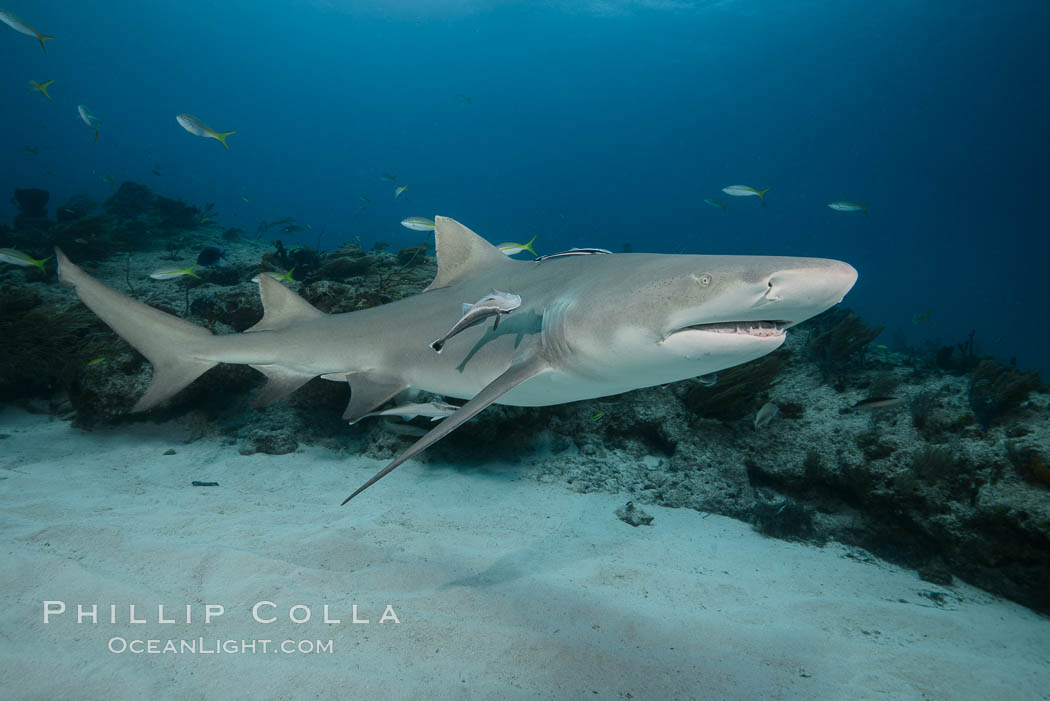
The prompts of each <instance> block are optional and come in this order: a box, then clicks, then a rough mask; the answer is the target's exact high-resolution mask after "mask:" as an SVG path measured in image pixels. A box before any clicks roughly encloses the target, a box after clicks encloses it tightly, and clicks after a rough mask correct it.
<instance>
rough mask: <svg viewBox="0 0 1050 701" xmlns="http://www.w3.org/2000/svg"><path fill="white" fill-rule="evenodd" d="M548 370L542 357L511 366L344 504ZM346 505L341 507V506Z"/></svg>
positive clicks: (358, 489) (345, 500) (344, 502)
mask: <svg viewBox="0 0 1050 701" xmlns="http://www.w3.org/2000/svg"><path fill="white" fill-rule="evenodd" d="M547 368H548V365H547V361H545V360H543V359H542V358H538V357H532V358H529V359H527V360H524V361H521V362H519V363H516V364H515V365H511V366H510V367H509V368H507V371H506V372H504V373H503V374H502V375H500V376H499V377H497V378H496V379H495V380H493V381H492V382H490V383H489V384H488V385H487V386H486V387H485V389H483V390H481V391H480V392H478V393H477V394H476V395H475V396H474V398H473V399H471V400H470V401H469V402H467V403H466V404H464V405H463V406H462V407H460V408H459V409H457V410H456V412H455V413H453V414H452V415H451V416H449V417H448V418H447V419H445V420H444V421H442V422H441V424H440V425H439V426H437V427H436V428H433V429H431V430H430V432H429V433H428V434H427V435H425V436H423V437H422V438H420V439H419V440H418V441H416V442H415V443H413V444H412V445H411V446H410V447H409V448H408V449H407V450H406V451H405V452H403V453H401V455H399V456H397V458H396V459H395V460H394V461H393V462H392V463H390V464H389V465H387V466H386V467H384V468H383V469H382V470H380V471H379V472H377V473H376V474H375V476H374V477H372V479H370V480H368V481H367V482H365V483H364V484H362V485H361V486H360V487H358V488H357V491H356V492H354V493H353V494H351V495H350V496H348V497H347V498H346V499H344V500H343V504H346V502H348V501H350V500H351V499H353V498H354V497H356V496H357V495H358V494H360V493H361V492H363V491H365V490H366V489H368V488H369V487H371V486H372V485H373V484H375V483H376V482H378V481H379V480H381V479H383V478H384V477H386V476H387V475H388V474H389V473H390V472H392V471H393V470H394V468H396V467H397V466H399V465H400V464H401V463H403V462H405V461H407V460H409V459H410V458H413V457H415V456H416V455H418V454H419V453H422V452H423V451H424V450H426V449H427V448H429V447H430V446H432V445H434V444H435V443H437V442H438V441H439V440H441V439H442V438H444V437H445V436H447V435H448V434H450V433H452V432H453V431H455V430H456V429H457V428H459V427H460V426H461V425H462V424H464V423H466V422H467V420H468V419H471V418H473V417H474V415H475V414H479V413H480V412H481V411H482V410H483V409H484V408H485V407H487V406H488V405H489V404H492V403H493V402H494V401H496V400H497V399H499V398H500V397H502V396H503V395H504V394H506V393H507V392H509V391H510V390H512V389H514V388H515V387H517V386H518V385H520V384H521V383H522V382H525V381H526V380H529V379H531V378H533V377H535V376H536V375H539V374H540V373H541V372H543V371H545V370H546V369H547ZM343 504H340V506H342V505H343Z"/></svg>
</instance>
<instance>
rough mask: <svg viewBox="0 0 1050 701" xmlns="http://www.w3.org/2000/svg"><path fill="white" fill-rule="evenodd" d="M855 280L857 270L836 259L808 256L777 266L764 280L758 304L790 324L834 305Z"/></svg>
mask: <svg viewBox="0 0 1050 701" xmlns="http://www.w3.org/2000/svg"><path fill="white" fill-rule="evenodd" d="M856 282H857V270H856V269H855V268H854V267H853V266H852V265H850V264H849V263H843V262H842V261H838V260H824V259H808V260H806V262H805V264H803V265H798V266H793V267H790V268H785V269H782V270H778V271H776V272H775V273H773V274H772V275H770V276H769V278H768V279H767V280H766V286H767V289H766V291H765V294H764V295H763V298H762V301H761V302H760V303H759V305H758V306H759V307H760V308H764V309H766V310H768V311H769V312H770V313H772V311H773V310H774V309H775V310H776V314H775V316H776V317H777V318H779V319H784V320H786V321H787V322H788V323H787V324H786V326H794V325H795V324H798V323H799V322H802V321H805V320H806V319H809V318H810V317H813V316H816V315H817V314H820V313H821V312H822V311H824V310H826V309H829V308H830V307H833V306H835V305H836V304H838V303H839V302H841V301H842V299H843V298H844V297H845V296H846V293H847V292H849V291H850V289H852V288H853V285H854V283H856Z"/></svg>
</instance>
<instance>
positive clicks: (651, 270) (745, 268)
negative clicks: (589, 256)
mask: <svg viewBox="0 0 1050 701" xmlns="http://www.w3.org/2000/svg"><path fill="white" fill-rule="evenodd" d="M594 258H604V259H607V260H608V263H605V261H600V260H594V261H593V263H594V264H597V265H602V266H603V267H604V266H608V267H609V269H610V270H609V274H611V275H614V276H615V277H616V283H615V284H614V285H609V284H604V285H602V289H603V290H605V291H606V292H607V294H608V295H609V297H608V298H607V299H606V300H605V301H604V302H603V303H602V305H601V306H602V307H603V308H604V312H605V314H606V315H607V316H606V318H604V319H594V318H592V319H589V320H582V319H575V320H570V319H566V322H567V323H569V324H571V325H572V326H574V327H575V328H576V329H577V332H576V333H574V342H575V344H576V346H577V350H582V351H583V354H584V355H585V356H586V357H587V363H588V364H589V365H590V366H591V367H593V368H601V367H616V368H618V372H620V373H623V372H624V371H625V370H626V371H627V372H630V373H632V374H633V376H634V378H635V381H636V382H637V384H636V386H646V385H651V384H658V383H663V382H669V381H672V380H676V379H681V378H684V377H690V376H693V375H700V374H704V373H709V372H716V371H718V370H721V369H724V368H727V367H732V366H734V365H739V364H740V363H744V362H747V361H749V360H753V359H755V358H758V357H761V356H763V355H765V354H767V353H769V352H771V351H773V350H775V349H777V348H778V347H780V345H781V344H782V343H783V342H784V339H785V337H786V336H785V331H786V330H787V329H788V328H790V327H792V326H794V325H796V324H798V323H800V322H802V321H805V320H806V319H808V318H810V317H812V316H816V315H817V314H820V313H821V312H822V311H824V310H826V309H828V308H829V307H832V306H834V305H835V304H837V303H839V302H840V301H842V298H843V297H844V296H845V295H846V293H847V292H849V290H850V288H852V287H853V284H854V282H856V280H857V271H856V270H854V269H853V267H852V266H850V265H848V264H846V263H842V262H840V261H836V260H827V259H821V258H780V257H766V256H686V255H682V256H659V255H643V254H639V255H621V256H600V257H599V256H594ZM616 259H619V261H623V262H626V261H625V259H631V261H630V265H623V264H617V262H618V261H616ZM589 262H590V261H585V262H584V263H589ZM603 264H604V265H603ZM596 267H597V266H596ZM598 277H604V276H601V275H600V276H598ZM606 282H608V281H606ZM610 290H611V292H610ZM574 306H575V305H574ZM577 308H578V307H577ZM566 315H567V316H569V317H571V316H575V313H574V310H570V311H567V312H566ZM573 322H578V323H573ZM583 328H586V329H587V331H588V332H587V333H579V331H580V330H582V329H583ZM581 346H583V347H581ZM625 364H626V365H628V366H629V369H628V368H624V365H625Z"/></svg>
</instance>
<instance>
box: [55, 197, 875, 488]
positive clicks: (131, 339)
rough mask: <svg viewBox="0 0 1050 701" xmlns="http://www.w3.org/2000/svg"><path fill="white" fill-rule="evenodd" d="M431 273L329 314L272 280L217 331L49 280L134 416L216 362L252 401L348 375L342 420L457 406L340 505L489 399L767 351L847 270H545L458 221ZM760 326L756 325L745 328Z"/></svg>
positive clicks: (586, 389)
mask: <svg viewBox="0 0 1050 701" xmlns="http://www.w3.org/2000/svg"><path fill="white" fill-rule="evenodd" d="M434 233H435V241H436V247H437V263H438V272H437V276H436V277H435V278H434V281H433V282H431V283H430V286H429V287H427V288H426V290H424V291H423V292H422V293H421V294H418V295H415V296H412V297H407V298H405V299H402V300H397V301H395V302H391V303H389V304H385V305H382V306H378V307H372V308H369V309H363V310H360V311H355V312H347V313H343V314H325V313H323V312H321V311H319V310H318V309H316V308H314V307H313V306H311V305H310V303H309V302H307V301H306V300H305V299H303V298H302V297H300V296H299V295H298V294H296V293H295V292H294V291H293V290H291V289H290V288H288V287H285V286H284V285H283V284H281V283H280V282H278V281H277V280H274V279H273V278H271V277H270V276H268V275H260V276H259V278H258V285H259V292H260V294H261V296H262V303H263V317H262V319H261V320H260V321H259V323H257V324H256V325H255V326H253V327H251V328H250V329H248V330H247V331H246V332H244V333H240V334H226V335H221V336H215V335H213V334H212V333H211V332H210V331H208V330H207V329H205V328H203V327H200V326H197V325H195V324H192V323H190V322H188V321H185V320H183V319H180V318H178V317H176V316H173V315H171V314H167V313H165V312H162V311H160V310H159V309H154V308H153V307H150V306H147V305H145V304H143V303H142V302H139V301H137V300H134V299H131V298H129V297H126V296H125V295H123V294H121V293H119V292H117V291H115V290H113V289H111V288H109V287H107V286H106V285H104V284H103V283H101V282H99V281H98V280H96V279H95V278H93V277H91V276H90V275H88V274H87V273H85V272H84V271H83V270H81V269H80V268H78V267H77V266H76V265H74V264H73V263H72V262H70V260H69V259H68V258H67V257H66V256H65V255H64V254H63V253H62V252H61V251H58V250H56V256H57V259H58V273H59V278H60V279H61V280H62V281H63V282H64V283H66V284H69V285H72V286H73V287H74V288H75V289H76V293H77V295H78V296H79V297H80V299H81V301H83V302H84V304H86V305H87V306H88V308H90V309H91V310H92V311H94V312H95V313H96V314H97V315H98V316H99V317H100V318H101V319H102V321H104V322H105V323H106V324H108V325H109V327H110V328H112V329H113V330H114V331H115V332H116V333H117V334H118V335H120V336H121V337H122V338H124V339H125V340H126V341H127V342H128V343H130V344H131V345H132V346H134V347H135V348H136V349H138V350H139V352H141V353H142V354H143V355H145V356H146V358H147V359H148V360H149V361H150V362H151V363H152V364H153V380H152V383H151V384H150V387H149V389H148V390H147V391H146V393H145V394H144V395H143V396H142V397H141V398H140V399H139V400H138V402H137V403H136V404H135V406H134V407H133V409H132V410H133V411H144V410H146V409H150V408H152V407H154V406H156V405H157V404H159V403H160V402H162V401H164V400H165V399H168V398H169V397H171V396H172V395H174V394H175V393H176V392H178V391H179V390H181V389H183V388H184V387H186V386H187V385H188V384H190V383H191V382H193V380H195V379H197V378H198V377H199V376H200V375H202V374H204V373H205V372H206V371H207V370H209V369H210V368H212V367H214V366H216V365H218V364H219V363H235V364H241V365H251V366H252V367H253V368H255V369H256V370H258V371H260V372H262V373H263V374H264V375H266V377H267V378H268V382H267V384H266V386H265V387H263V389H262V390H261V391H260V393H259V395H258V397H257V399H256V403H257V404H268V403H270V402H273V401H276V400H277V399H280V398H281V397H284V396H286V395H288V394H290V393H291V392H293V391H295V390H296V389H298V388H299V387H301V386H302V385H304V384H306V383H307V382H308V381H309V380H310V379H312V378H314V377H318V376H320V377H322V378H324V379H328V380H337V381H342V382H348V383H349V384H350V388H351V394H350V403H349V405H348V406H347V408H346V411H345V412H344V414H343V417H344V418H345V419H347V420H350V421H353V420H356V419H358V418H361V417H362V416H364V415H365V414H368V413H369V412H372V411H374V410H376V409H377V408H378V407H379V406H380V405H382V404H384V403H385V402H387V401H389V400H390V399H392V398H393V397H394V396H395V395H397V394H398V393H399V392H401V391H403V390H405V389H409V388H413V389H418V390H423V391H426V392H431V393H434V394H438V395H444V396H448V397H457V398H460V399H466V400H468V401H467V403H466V404H464V405H463V406H462V407H460V408H459V409H458V410H457V411H456V412H455V413H454V414H453V415H451V416H449V417H448V418H447V419H445V420H444V421H441V422H440V423H439V424H438V425H437V426H435V427H434V428H433V429H431V430H430V432H429V433H427V434H426V435H425V436H423V437H422V438H420V439H419V440H417V441H416V442H415V443H413V444H412V445H411V446H409V447H408V448H407V449H406V450H405V451H404V452H402V453H401V454H400V455H399V456H398V457H397V458H395V459H394V460H393V461H391V462H390V463H389V464H388V465H386V467H384V468H383V469H382V470H380V471H379V472H378V473H377V474H376V475H374V476H373V477H372V478H371V479H369V480H368V481H366V482H365V483H364V484H363V485H362V486H361V487H359V488H358V489H357V490H356V491H355V492H354V493H353V494H351V495H350V497H348V498H347V499H346V500H344V501H343V503H344V504H345V503H346V502H347V501H349V500H350V499H351V498H353V497H354V496H357V495H358V494H360V493H361V492H362V491H364V490H365V489H367V488H368V487H370V486H371V485H372V484H374V483H375V482H376V481H378V480H379V479H381V478H382V477H384V476H385V475H387V474H389V473H390V472H391V471H392V470H393V469H395V468H396V467H397V466H398V465H401V464H402V463H404V462H405V461H406V460H409V459H411V458H412V457H414V456H416V455H418V454H419V453H420V452H421V451H423V450H425V449H426V448H428V447H429V446H431V445H433V444H434V443H436V442H437V441H439V440H441V439H442V438H444V437H445V436H447V435H448V434H449V433H451V432H452V431H454V430H456V429H457V428H459V427H460V426H461V425H463V423H465V422H466V421H468V420H469V419H470V418H472V417H473V416H475V415H476V414H478V413H479V412H480V411H482V410H483V409H485V408H486V407H487V406H489V405H490V404H493V403H500V404H508V405H513V406H546V405H551V404H561V403H564V402H572V401H578V400H581V399H591V398H594V397H604V396H608V395H613V394H619V393H621V392H627V391H629V390H632V389H638V388H640V387H649V386H653V385H660V384H665V383H668V382H675V381H677V380H683V379H687V378H690V377H696V376H697V375H705V374H709V373H714V372H718V371H719V370H723V369H725V368H729V367H733V366H735V365H739V364H741V363H745V362H747V361H749V360H754V359H755V358H759V357H761V356H763V355H766V354H767V353H770V352H772V351H773V350H776V349H777V348H779V347H780V345H781V344H783V342H784V339H785V331H786V330H787V329H789V328H790V327H792V326H794V325H796V324H798V323H799V322H802V321H805V320H806V319H808V318H810V317H813V316H816V315H817V314H819V313H821V312H822V311H824V310H825V309H828V308H829V307H832V306H834V305H835V304H837V303H838V302H840V301H842V299H843V297H844V296H845V295H846V293H847V292H849V290H850V288H852V287H853V284H854V283H855V282H856V280H857V271H856V270H854V269H853V267H852V266H850V265H848V264H846V263H843V262H840V261H836V260H828V259H823V258H786V257H776V256H703V255H666V254H648V253H625V254H617V255H592V256H570V257H567V258H563V259H561V260H560V261H559V263H558V264H557V265H548V264H545V263H535V262H532V261H517V260H514V259H512V258H509V257H507V256H505V255H504V254H503V253H501V252H500V250H499V249H498V248H496V247H495V246H493V245H491V244H490V243H488V242H487V241H485V240H484V239H483V238H481V237H480V236H478V235H477V234H475V233H474V232H473V231H471V230H470V229H468V228H467V227H465V226H463V225H462V224H460V223H459V222H457V221H455V220H453V219H448V218H446V217H437V218H436V220H435V232H434ZM493 288H497V289H503V290H514V291H515V292H516V293H518V294H519V295H520V296H521V298H522V300H523V301H522V305H521V307H519V308H518V309H517V310H515V312H514V314H512V315H510V316H508V317H507V318H506V319H505V320H504V321H503V322H502V323H501V324H500V326H499V329H498V331H497V332H495V333H493V332H491V330H490V329H488V328H487V327H481V326H480V325H479V326H476V327H472V328H469V329H466V330H464V331H463V332H462V333H461V335H460V337H461V340H462V342H461V343H457V344H455V345H454V346H451V347H449V348H448V349H447V350H446V351H445V352H444V353H442V354H440V355H439V354H437V353H435V352H434V351H433V350H431V349H430V348H429V347H428V346H427V345H426V344H425V343H420V341H419V338H420V336H423V337H424V338H426V337H428V336H430V337H437V336H438V335H439V334H440V333H442V331H443V330H444V328H445V324H447V323H448V322H447V318H448V317H447V311H448V309H449V307H450V306H455V305H456V304H459V303H460V302H461V301H462V300H463V299H479V298H480V297H482V296H484V295H485V294H486V293H488V291H489V290H492V289H493ZM756 327H757V328H758V331H757V332H756V331H755V328H756Z"/></svg>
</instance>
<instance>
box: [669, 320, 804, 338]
mask: <svg viewBox="0 0 1050 701" xmlns="http://www.w3.org/2000/svg"><path fill="white" fill-rule="evenodd" d="M788 324H789V322H786V321H727V322H722V323H717V324H695V325H693V326H689V327H687V328H688V329H693V330H696V331H711V332H713V333H730V334H739V335H742V336H757V337H759V338H768V337H771V336H783V335H784V327H785V326H787V325H788ZM683 330H685V329H683Z"/></svg>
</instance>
